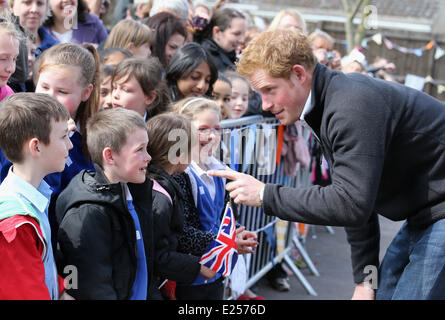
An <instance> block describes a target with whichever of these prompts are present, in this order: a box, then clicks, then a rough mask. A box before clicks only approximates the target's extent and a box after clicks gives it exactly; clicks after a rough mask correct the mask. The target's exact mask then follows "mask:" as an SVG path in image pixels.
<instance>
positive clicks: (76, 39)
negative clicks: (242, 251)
mask: <svg viewBox="0 0 445 320" xmlns="http://www.w3.org/2000/svg"><path fill="white" fill-rule="evenodd" d="M49 4H50V8H51V12H52V14H51V15H50V16H49V18H48V20H47V21H45V23H44V26H45V28H46V30H47V31H48V32H49V33H50V34H51V36H53V37H54V38H55V39H56V40H58V41H59V42H61V43H67V42H72V43H77V44H82V43H84V42H88V43H93V44H95V45H96V46H98V45H99V44H100V43H101V42H102V41H104V40H105V39H106V38H107V36H108V33H107V30H106V29H105V27H104V25H103V23H102V21H101V20H100V19H99V17H98V16H96V15H94V14H91V13H88V11H87V10H88V9H87V6H86V5H85V3H84V2H83V0H69V1H66V0H49Z"/></svg>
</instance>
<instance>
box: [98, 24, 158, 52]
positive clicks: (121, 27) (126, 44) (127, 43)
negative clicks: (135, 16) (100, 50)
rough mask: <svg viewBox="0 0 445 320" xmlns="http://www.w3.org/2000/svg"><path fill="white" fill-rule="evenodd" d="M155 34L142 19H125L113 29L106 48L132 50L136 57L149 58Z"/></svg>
mask: <svg viewBox="0 0 445 320" xmlns="http://www.w3.org/2000/svg"><path fill="white" fill-rule="evenodd" d="M152 41H153V34H152V32H151V30H150V28H149V27H147V26H146V25H145V24H143V23H141V22H140V21H135V20H132V19H125V20H122V21H120V22H119V23H118V24H116V25H115V26H114V27H113V29H111V32H110V34H109V35H108V38H107V41H106V42H105V45H104V48H122V49H126V50H128V51H130V52H131V53H132V54H133V56H134V57H138V58H148V57H149V56H150V55H151V50H150V47H151V45H152Z"/></svg>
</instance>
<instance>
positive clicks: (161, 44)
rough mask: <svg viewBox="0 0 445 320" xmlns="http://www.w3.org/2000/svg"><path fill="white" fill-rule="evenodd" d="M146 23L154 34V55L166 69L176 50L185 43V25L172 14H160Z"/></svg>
mask: <svg viewBox="0 0 445 320" xmlns="http://www.w3.org/2000/svg"><path fill="white" fill-rule="evenodd" d="M145 23H146V24H147V26H148V27H149V28H150V29H151V30H153V32H154V39H153V40H154V41H153V48H152V53H153V55H154V56H156V57H158V58H159V60H160V61H161V63H162V65H163V66H164V68H166V67H167V65H168V63H169V62H170V59H171V58H172V56H173V54H174V53H175V52H176V50H178V49H179V48H180V47H182V46H183V45H184V43H185V39H186V38H187V29H186V26H185V23H184V22H183V21H182V20H181V19H180V18H178V17H177V16H176V15H174V14H172V13H170V12H159V13H157V14H155V15H154V16H152V17H150V18H149V19H148V20H146V22H145Z"/></svg>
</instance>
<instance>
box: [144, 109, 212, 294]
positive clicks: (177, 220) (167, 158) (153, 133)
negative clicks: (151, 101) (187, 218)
mask: <svg viewBox="0 0 445 320" xmlns="http://www.w3.org/2000/svg"><path fill="white" fill-rule="evenodd" d="M174 130H177V131H180V132H177V134H178V137H183V136H184V135H185V136H186V137H187V140H186V141H183V142H184V143H183V144H181V146H180V149H179V152H180V153H179V155H177V154H176V153H172V152H171V149H172V148H174V147H175V146H176V144H177V141H176V139H170V138H169V134H171V133H174V132H175V131H174ZM147 132H148V139H149V143H148V152H149V153H150V154H151V155H153V158H152V160H151V162H150V165H149V166H148V171H149V172H148V175H149V177H151V178H152V179H153V182H154V186H153V206H152V211H153V218H154V240H155V241H154V242H155V244H156V247H155V250H156V260H155V274H156V275H157V276H158V277H160V279H161V281H162V280H164V279H166V278H167V279H169V280H171V281H179V282H181V283H189V284H191V283H193V281H194V280H195V279H196V277H197V276H198V274H201V275H203V276H204V277H205V278H206V279H209V278H212V277H213V276H214V275H215V273H214V272H213V271H211V270H210V269H208V268H207V267H205V266H203V265H200V264H199V260H200V257H197V256H193V255H189V254H184V253H180V252H177V251H176V250H177V247H178V236H179V235H180V234H182V232H183V224H184V213H183V203H182V202H183V200H182V197H181V191H180V187H179V186H178V184H177V183H176V181H175V180H174V179H173V178H172V177H171V175H172V174H175V173H181V172H183V171H184V170H185V169H186V168H187V167H188V164H189V158H190V152H191V135H190V132H191V124H190V120H188V119H187V118H184V117H183V116H180V115H178V114H171V113H170V114H161V115H158V116H156V117H154V118H151V119H150V120H148V121H147ZM159 285H161V283H159ZM162 289H164V287H163V288H162ZM162 289H161V291H162V292H163V293H165V291H164V290H162ZM166 295H167V294H166ZM166 295H164V297H166V298H174V297H172V296H170V297H169V296H168V295H167V296H166Z"/></svg>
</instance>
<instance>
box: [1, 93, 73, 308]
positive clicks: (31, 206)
mask: <svg viewBox="0 0 445 320" xmlns="http://www.w3.org/2000/svg"><path fill="white" fill-rule="evenodd" d="M69 117H70V116H69V113H68V111H67V110H66V108H65V107H64V106H63V105H61V104H60V103H59V102H57V101H56V100H55V99H53V98H51V97H50V96H48V95H45V94H36V93H18V94H15V95H12V96H9V97H8V98H6V99H4V100H3V101H2V102H1V103H0V132H1V133H2V134H1V135H0V148H1V149H2V150H3V152H4V154H5V156H6V158H7V159H8V160H9V161H11V162H12V167H10V168H9V172H8V175H7V176H6V178H5V180H4V181H3V183H2V184H1V185H0V252H1V257H2V258H1V262H0V274H1V275H2V276H1V277H0V299H33V300H34V299H58V298H59V297H60V294H61V293H62V291H63V280H62V278H60V277H59V276H58V275H57V270H56V265H55V261H54V256H53V249H52V245H51V230H50V226H49V221H48V204H49V201H50V196H51V189H50V187H49V185H48V184H47V183H46V182H45V181H43V177H44V176H46V175H47V174H50V173H53V172H60V171H62V170H63V169H64V167H65V161H66V159H67V157H68V151H69V150H70V149H71V148H72V147H73V145H72V144H71V141H70V139H69V136H68V124H67V121H68V119H69ZM65 297H66V296H65ZM60 298H62V297H60Z"/></svg>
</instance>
